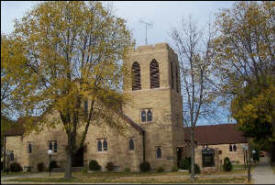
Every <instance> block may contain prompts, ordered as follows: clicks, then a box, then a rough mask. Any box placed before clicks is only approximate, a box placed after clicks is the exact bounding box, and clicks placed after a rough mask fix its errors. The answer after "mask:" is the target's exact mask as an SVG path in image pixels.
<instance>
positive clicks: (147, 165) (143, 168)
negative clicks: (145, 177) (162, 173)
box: [139, 161, 151, 172]
mask: <svg viewBox="0 0 275 185" xmlns="http://www.w3.org/2000/svg"><path fill="white" fill-rule="evenodd" d="M139 168H140V171H141V172H148V171H150V170H151V165H150V163H148V162H147V161H144V162H142V163H140V165H139Z"/></svg>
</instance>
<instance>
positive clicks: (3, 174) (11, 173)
mask: <svg viewBox="0 0 275 185" xmlns="http://www.w3.org/2000/svg"><path fill="white" fill-rule="evenodd" d="M30 173H31V172H8V173H7V172H1V177H5V176H14V175H22V174H30Z"/></svg>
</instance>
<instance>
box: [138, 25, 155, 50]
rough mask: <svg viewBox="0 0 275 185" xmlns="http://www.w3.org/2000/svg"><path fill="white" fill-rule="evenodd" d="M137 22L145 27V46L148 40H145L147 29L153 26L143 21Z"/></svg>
mask: <svg viewBox="0 0 275 185" xmlns="http://www.w3.org/2000/svg"><path fill="white" fill-rule="evenodd" d="M139 22H140V23H142V24H144V25H145V45H147V44H148V40H147V28H148V27H149V26H153V24H152V23H149V22H145V21H143V20H140V21H139Z"/></svg>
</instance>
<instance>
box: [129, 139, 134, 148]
mask: <svg viewBox="0 0 275 185" xmlns="http://www.w3.org/2000/svg"><path fill="white" fill-rule="evenodd" d="M134 149H135V145H134V140H133V139H132V138H131V139H130V140H129V150H134Z"/></svg>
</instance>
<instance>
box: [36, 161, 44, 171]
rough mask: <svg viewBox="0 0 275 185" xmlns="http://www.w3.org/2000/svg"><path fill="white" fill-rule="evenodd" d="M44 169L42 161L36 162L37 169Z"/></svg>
mask: <svg viewBox="0 0 275 185" xmlns="http://www.w3.org/2000/svg"><path fill="white" fill-rule="evenodd" d="M44 169H45V166H44V163H38V164H37V170H38V171H39V172H43V171H44Z"/></svg>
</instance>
